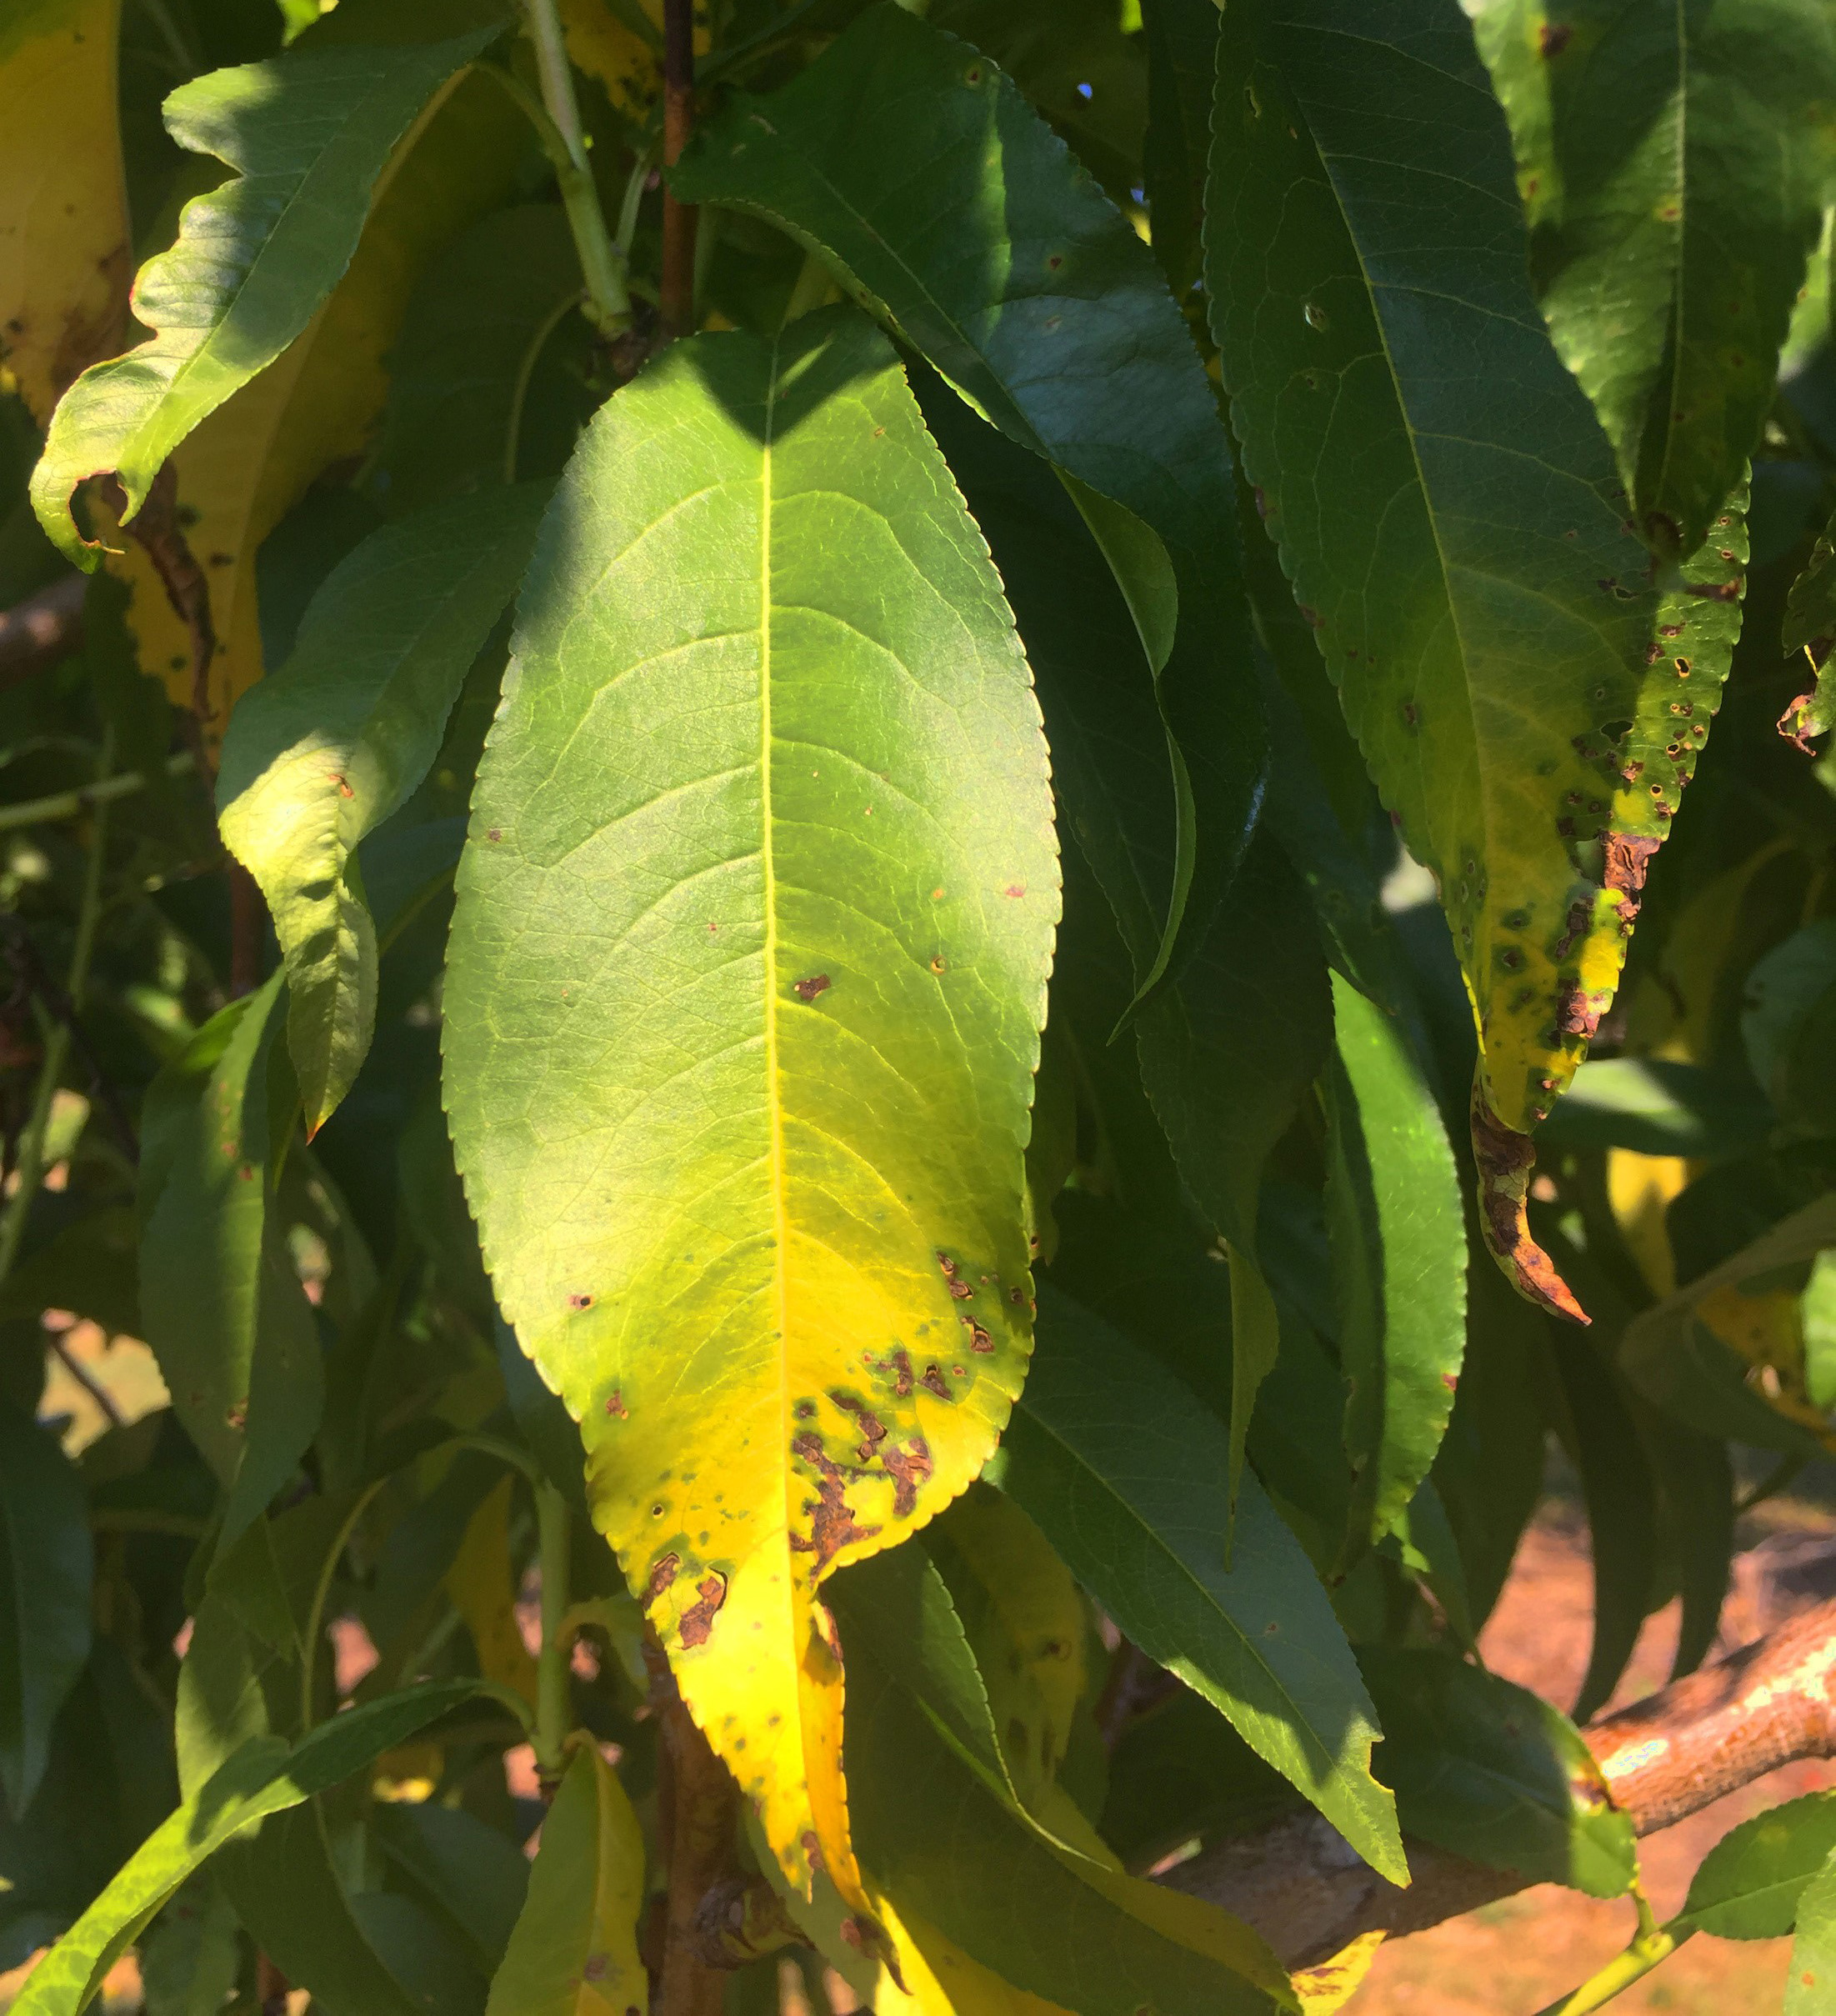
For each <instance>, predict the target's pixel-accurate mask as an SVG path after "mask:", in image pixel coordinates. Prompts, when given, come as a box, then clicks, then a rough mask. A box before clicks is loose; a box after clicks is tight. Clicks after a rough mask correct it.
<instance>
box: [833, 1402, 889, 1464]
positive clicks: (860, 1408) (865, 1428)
mask: <svg viewBox="0 0 1836 2016" xmlns="http://www.w3.org/2000/svg"><path fill="white" fill-rule="evenodd" d="M828 1397H829V1398H830V1399H832V1400H833V1402H834V1403H835V1404H836V1405H837V1406H838V1408H841V1410H842V1412H843V1413H844V1414H852V1415H853V1417H854V1419H855V1421H856V1423H858V1426H859V1428H860V1431H861V1445H860V1448H859V1449H858V1451H857V1452H856V1453H857V1454H858V1456H859V1457H860V1459H861V1461H862V1462H863V1463H871V1462H872V1461H873V1452H874V1450H875V1449H877V1448H878V1447H879V1446H880V1444H881V1443H883V1442H884V1441H885V1439H886V1424H885V1423H883V1421H882V1420H881V1419H880V1418H879V1416H878V1414H876V1413H873V1411H872V1410H871V1409H870V1408H868V1404H867V1403H866V1402H865V1401H864V1400H857V1399H856V1398H854V1396H853V1393H830V1395H829V1396H828Z"/></svg>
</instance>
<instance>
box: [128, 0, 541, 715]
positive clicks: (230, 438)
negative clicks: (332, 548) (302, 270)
mask: <svg viewBox="0 0 1836 2016" xmlns="http://www.w3.org/2000/svg"><path fill="white" fill-rule="evenodd" d="M336 18H337V16H335V15H333V16H329V17H328V20H335V19H336ZM288 60H289V61H290V62H291V61H292V60H293V59H292V58H289V59H288ZM527 143H528V125H527V122H526V121H525V120H524V119H523V115H522V114H521V113H519V112H518V110H517V109H516V108H515V107H514V106H513V104H512V103H510V101H509V99H508V98H507V97H506V96H505V94H504V93H503V91H502V90H501V89H500V88H499V87H498V85H497V84H495V83H493V82H492V81H491V80H490V79H489V78H484V77H482V76H479V75H478V74H477V73H475V72H473V73H465V74H463V75H461V76H460V77H458V78H457V80H456V81H455V82H454V83H453V84H452V85H451V87H450V88H448V90H447V92H446V93H444V94H443V97H442V98H441V99H440V100H439V102H438V105H437V107H436V108H434V110H433V112H432V113H430V114H429V116H428V118H426V119H425V120H424V121H423V123H422V124H421V125H420V126H419V127H418V128H417V129H416V131H415V133H413V135H411V136H410V138H409V139H408V142H407V143H404V144H403V146H402V147H400V148H398V149H397V150H396V153H395V154H394V155H393V157H392V158H391V159H390V161H389V162H388V164H387V166H386V167H385V168H384V169H383V173H382V176H381V178H379V181H378V190H377V194H376V198H375V203H374V208H373V211H372V213H371V215H370V218H369V221H368V224H367V225H366V226H365V228H364V231H363V241H362V243H360V244H359V245H358V248H357V252H356V255H355V257H354V258H353V259H352V260H351V263H350V265H349V268H348V269H347V271H346V272H345V273H344V276H343V279H342V280H340V281H339V282H338V285H337V286H336V287H335V288H333V292H332V295H331V298H330V299H329V300H328V301H327V302H326V303H324V305H323V307H322V308H320V309H319V310H318V313H317V314H316V315H314V317H313V320H312V321H311V322H310V323H308V326H307V328H306V329H305V332H304V333H303V334H302V335H300V336H299V337H298V338H296V339H295V340H294V342H293V343H291V344H290V345H289V346H288V348H287V349H286V350H285V351H283V353H282V354H281V355H280V357H279V358H278V359H277V360H276V361H275V362H274V363H273V364H271V365H269V366H268V368H267V369H266V370H265V371H263V373H261V374H260V375H259V376H258V378H255V379H253V381H252V382H251V383H248V384H246V385H244V386H243V388H241V390H240V391H238V392H237V393H233V395H232V396H231V397H230V398H228V400H226V401H225V403H223V405H222V406H220V407H219V408H217V410H216V411H215V412H214V413H211V414H210V415H209V416H208V418H206V419H204V420H203V423H201V424H200V425H199V426H198V428H197V429H196V430H195V431H194V432H193V433H191V434H189V435H188V437H187V438H186V439H185V440H184V441H183V442H182V443H180V444H179V446H178V449H177V450H176V451H175V453H173V458H172V466H173V470H174V472H175V474H176V477H177V482H178V506H179V510H180V513H181V515H182V517H183V521H184V524H185V528H186V538H187V540H188V543H189V546H190V548H191V551H192V553H193V557H194V558H195V559H196V560H197V562H198V565H199V567H200V568H202V569H203V574H204V578H205V579H206V581H207V582H208V584H209V589H210V605H211V618H212V623H213V628H214V629H215V632H216V638H217V652H216V655H215V658H213V662H212V664H211V667H210V674H209V680H208V694H207V698H208V704H209V708H210V710H211V711H210V718H209V720H208V722H207V723H205V733H206V738H207V740H210V741H214V740H215V739H217V738H218V737H220V736H221V735H222V733H223V726H224V723H225V722H226V721H227V720H228V718H229V713H230V710H231V708H233V707H234V706H235V704H236V703H237V702H238V700H239V699H240V698H241V697H242V695H243V693H245V692H247V691H248V689H249V688H250V687H252V686H253V684H254V683H255V682H256V681H257V680H258V679H259V678H261V676H262V673H263V654H262V638H263V623H262V620H261V616H260V613H259V609H258V599H257V585H258V583H257V565H256V558H257V555H258V553H259V552H260V551H261V548H262V545H263V541H265V540H266V539H267V538H268V534H269V533H271V532H273V530H274V528H275V527H276V526H277V525H278V524H279V523H280V522H281V520H282V519H283V518H284V517H285V516H286V514H287V513H288V511H290V510H291V509H292V508H293V506H294V505H295V504H296V503H298V501H299V499H300V498H301V497H302V495H303V493H305V491H306V489H307V488H308V485H309V484H311V483H313V480H314V479H315V478H317V477H318V476H319V475H320V474H321V473H323V471H325V470H326V469H328V468H331V467H333V465H334V464H337V463H340V462H343V461H346V460H348V459H349V458H353V457H357V456H359V455H361V454H362V453H363V452H364V450H365V449H366V448H368V444H369V439H370V435H371V433H372V430H373V428H374V426H375V423H376V421H377V419H378V416H379V415H380V414H381V413H382V411H383V403H384V400H385V398H386V396H387V394H388V388H389V383H390V379H389V373H388V368H387V366H386V363H385V360H386V358H388V356H389V354H390V353H391V352H392V350H393V347H394V345H395V343H396V340H397V337H398V332H399V329H400V327H401V323H402V318H403V313H404V312H405V310H406V308H407V306H408V301H409V298H410V296H411V293H412V290H413V287H414V283H415V281H416V279H417V278H418V275H419V273H420V272H421V270H422V268H423V266H424V265H425V264H426V263H427V262H428V258H430V257H431V256H432V255H433V253H434V252H435V251H436V250H437V249H438V248H439V247H440V246H441V244H442V243H443V242H444V241H445V240H446V239H447V238H448V237H450V236H451V235H452V233H453V232H455V231H456V230H458V228H460V227H461V226H463V225H464V224H466V223H468V222H470V221H471V220H472V219H473V218H475V217H476V216H477V215H478V213H479V212H481V211H484V210H489V209H491V208H494V207H495V206H496V205H498V204H499V203H502V202H503V198H505V196H506V195H507V194H508V193H509V191H510V188H511V185H512V183H513V181H514V178H515V177H516V174H517V171H518V164H519V162H520V160H521V157H522V150H523V148H524V147H525V146H526V145H527ZM118 543H119V544H121V545H122V546H123V551H122V552H121V553H119V554H118V555H111V556H110V558H109V560H108V567H109V571H110V572H111V573H115V574H117V575H118V576H120V577H121V578H123V579H124V580H126V581H127V582H128V583H129V584H130V586H131V587H132V588H133V604H132V609H131V618H132V623H133V630H134V633H135V636H136V638H138V643H139V648H140V660H141V664H142V666H143V668H144V669H145V670H146V671H148V672H149V673H154V674H155V675H157V676H158V677H160V678H163V679H164V680H165V681H166V683H167V690H168V693H169V694H170V696H171V698H172V699H173V702H174V703H175V704H177V705H178V706H180V707H189V706H190V705H191V704H192V701H193V672H192V666H191V653H192V642H191V638H190V636H189V634H188V631H187V628H186V626H185V623H184V622H183V620H182V618H180V617H179V616H178V614H176V613H175V612H174V610H173V607H172V603H171V601H170V599H169V598H168V593H167V590H166V587H165V585H164V583H163V582H162V581H161V580H160V578H159V577H158V574H157V573H155V571H154V569H153V566H152V564H151V563H150V562H149V560H148V557H147V555H146V553H143V551H142V549H141V548H140V547H138V545H136V544H134V543H133V542H132V541H130V540H126V539H123V540H120V541H118Z"/></svg>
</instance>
